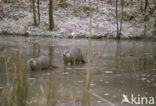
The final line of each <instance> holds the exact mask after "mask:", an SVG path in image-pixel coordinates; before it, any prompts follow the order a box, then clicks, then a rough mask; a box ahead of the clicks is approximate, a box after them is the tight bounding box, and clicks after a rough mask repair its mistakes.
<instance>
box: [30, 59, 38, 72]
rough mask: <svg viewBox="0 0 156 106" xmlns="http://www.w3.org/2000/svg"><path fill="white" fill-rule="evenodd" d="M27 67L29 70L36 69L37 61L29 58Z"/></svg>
mask: <svg viewBox="0 0 156 106" xmlns="http://www.w3.org/2000/svg"><path fill="white" fill-rule="evenodd" d="M28 65H29V66H30V68H31V69H32V70H33V69H35V68H36V66H37V61H36V60H35V59H34V58H30V59H29V60H28Z"/></svg>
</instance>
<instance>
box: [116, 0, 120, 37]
mask: <svg viewBox="0 0 156 106" xmlns="http://www.w3.org/2000/svg"><path fill="white" fill-rule="evenodd" d="M118 21H119V20H118V0H116V25H117V27H116V28H117V29H116V30H117V38H120V35H119V23H118Z"/></svg>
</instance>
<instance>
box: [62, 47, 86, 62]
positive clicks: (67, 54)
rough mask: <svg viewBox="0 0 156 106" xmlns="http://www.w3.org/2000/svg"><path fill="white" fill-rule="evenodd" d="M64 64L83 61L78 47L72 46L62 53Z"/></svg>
mask: <svg viewBox="0 0 156 106" xmlns="http://www.w3.org/2000/svg"><path fill="white" fill-rule="evenodd" d="M63 59H64V64H65V65H67V64H68V63H70V64H71V65H75V64H80V63H85V60H84V58H83V55H82V51H81V49H80V48H78V47H72V48H70V49H69V50H67V51H64V53H63Z"/></svg>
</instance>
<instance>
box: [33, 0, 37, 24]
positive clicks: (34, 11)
mask: <svg viewBox="0 0 156 106" xmlns="http://www.w3.org/2000/svg"><path fill="white" fill-rule="evenodd" d="M32 4H33V18H34V25H35V26H37V20H36V7H35V0H32Z"/></svg>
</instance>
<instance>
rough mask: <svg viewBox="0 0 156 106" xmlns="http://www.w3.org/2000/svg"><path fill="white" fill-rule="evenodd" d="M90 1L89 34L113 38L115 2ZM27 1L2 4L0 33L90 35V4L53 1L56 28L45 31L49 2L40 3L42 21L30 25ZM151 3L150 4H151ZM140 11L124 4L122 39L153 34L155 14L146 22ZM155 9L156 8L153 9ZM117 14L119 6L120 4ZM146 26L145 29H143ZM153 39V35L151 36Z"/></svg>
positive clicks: (79, 1) (30, 13)
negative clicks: (36, 25)
mask: <svg viewBox="0 0 156 106" xmlns="http://www.w3.org/2000/svg"><path fill="white" fill-rule="evenodd" d="M97 1H98V0H96V1H93V2H92V36H93V37H94V38H116V18H115V17H116V15H115V3H112V4H110V3H108V2H107V1H100V0H99V2H97ZM30 4H31V3H30V2H29V0H28V1H27V2H22V1H21V2H14V3H8V4H3V7H4V13H3V15H1V17H0V33H1V34H3V35H4V34H10V35H34V36H37V35H42V36H52V37H59V38H75V37H78V38H87V37H88V36H89V22H90V18H89V4H88V2H84V1H83V0H76V2H75V3H74V1H72V0H67V7H66V8H62V7H60V5H59V3H56V2H55V3H54V21H55V30H54V31H53V32H51V31H49V30H48V1H42V2H41V3H40V12H41V22H40V25H39V26H38V27H34V26H33V14H32V8H31V7H30ZM152 6H153V5H151V7H152ZM149 12H150V9H148V10H147V12H146V13H145V12H141V11H140V4H139V2H138V1H134V4H133V6H131V5H128V6H125V7H124V17H123V31H122V36H121V38H143V37H148V38H151V37H153V36H154V35H153V33H152V32H153V31H154V27H153V23H154V15H151V16H150V19H149V21H147V22H145V21H144V20H145V14H148V13H149ZM155 12H156V11H155ZM119 14H121V8H120V6H119ZM145 26H146V28H145ZM154 37H155V38H156V36H154Z"/></svg>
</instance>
